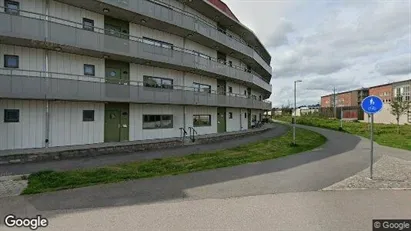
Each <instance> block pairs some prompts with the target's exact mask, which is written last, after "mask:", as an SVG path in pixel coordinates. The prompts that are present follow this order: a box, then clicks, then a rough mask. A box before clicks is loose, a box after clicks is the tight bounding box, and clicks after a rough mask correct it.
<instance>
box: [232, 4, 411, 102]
mask: <svg viewBox="0 0 411 231" xmlns="http://www.w3.org/2000/svg"><path fill="white" fill-rule="evenodd" d="M226 2H227V3H228V5H229V6H230V8H232V10H233V12H234V13H235V14H236V16H237V17H238V18H239V20H240V21H242V22H243V23H244V24H246V25H249V26H250V29H252V30H254V32H255V33H256V34H257V36H259V37H260V39H261V40H262V41H263V43H264V44H265V45H266V46H267V48H268V49H269V51H270V53H271V56H272V63H271V65H272V67H273V75H274V76H275V77H277V78H275V79H273V80H272V83H274V84H273V94H272V97H271V101H272V102H273V105H274V106H275V105H277V106H278V105H281V104H284V103H286V102H287V101H288V100H289V99H292V98H293V91H292V86H293V81H294V80H295V79H302V80H303V83H301V86H300V87H301V89H300V90H301V91H299V92H300V94H301V96H302V97H301V98H300V101H301V103H304V104H312V103H318V101H319V99H320V96H321V95H322V94H328V93H330V92H331V91H332V86H334V85H335V86H337V90H339V91H342V90H349V89H354V88H360V87H362V86H370V85H376V84H382V83H386V82H388V81H399V80H403V79H409V78H410V72H411V67H410V59H411V57H410V54H411V47H410V46H411V15H410V14H411V13H410V10H411V0H393V1H379V0H367V1H350V0H347V1H240V0H227V1H226ZM250 12H253V13H250ZM255 12H258V13H255ZM405 52H408V53H407V54H405V55H404V53H405ZM400 54H403V55H400ZM304 89H305V90H304ZM310 101H312V102H310Z"/></svg>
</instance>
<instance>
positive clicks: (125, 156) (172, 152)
mask: <svg viewBox="0 0 411 231" xmlns="http://www.w3.org/2000/svg"><path fill="white" fill-rule="evenodd" d="M267 126H270V129H268V130H267V131H264V132H262V133H259V134H254V135H248V136H242V137H238V138H233V139H230V140H223V141H220V142H213V143H207V144H195V145H188V146H182V147H174V148H163V149H158V150H148V151H140V152H133V153H118V154H112V155H102V156H94V157H84V158H76V159H67V160H57V161H46V162H36V163H22V164H9V165H1V167H0V175H3V176H7V175H19V174H30V173H33V172H37V171H41V170H46V169H47V170H55V171H65V170H71V169H81V168H93V167H101V166H107V165H114V164H120V163H126V162H131V161H139V160H148V159H156V158H164V157H173V156H184V155H189V154H193V153H200V152H206V151H214V150H222V149H227V148H234V147H238V146H240V145H244V144H248V143H253V142H257V141H261V140H265V139H270V138H274V137H277V136H281V135H283V134H285V133H286V132H287V131H288V127H287V126H284V125H280V124H269V125H267Z"/></svg>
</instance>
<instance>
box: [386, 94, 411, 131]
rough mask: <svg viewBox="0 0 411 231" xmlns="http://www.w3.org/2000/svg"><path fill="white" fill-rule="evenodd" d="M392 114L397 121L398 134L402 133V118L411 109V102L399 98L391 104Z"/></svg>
mask: <svg viewBox="0 0 411 231" xmlns="http://www.w3.org/2000/svg"><path fill="white" fill-rule="evenodd" d="M390 106H391V114H392V115H393V116H395V119H396V120H397V132H398V133H400V117H401V116H402V115H404V114H406V113H407V112H408V111H409V110H410V109H411V104H410V101H408V100H403V98H402V97H401V96H400V97H397V98H395V99H393V100H392V101H391V102H390Z"/></svg>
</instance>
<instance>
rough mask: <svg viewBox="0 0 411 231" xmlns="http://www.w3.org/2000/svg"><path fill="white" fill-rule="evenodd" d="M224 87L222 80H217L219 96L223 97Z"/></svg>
mask: <svg viewBox="0 0 411 231" xmlns="http://www.w3.org/2000/svg"><path fill="white" fill-rule="evenodd" d="M225 92H226V85H225V81H224V80H217V93H218V94H219V95H225Z"/></svg>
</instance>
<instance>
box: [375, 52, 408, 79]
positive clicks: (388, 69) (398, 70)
mask: <svg viewBox="0 0 411 231" xmlns="http://www.w3.org/2000/svg"><path fill="white" fill-rule="evenodd" d="M375 69H376V70H377V71H378V72H379V73H381V74H382V75H403V74H409V73H411V53H410V54H404V55H401V56H398V57H395V58H393V59H390V60H387V61H383V62H379V63H377V64H376V67H375Z"/></svg>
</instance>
